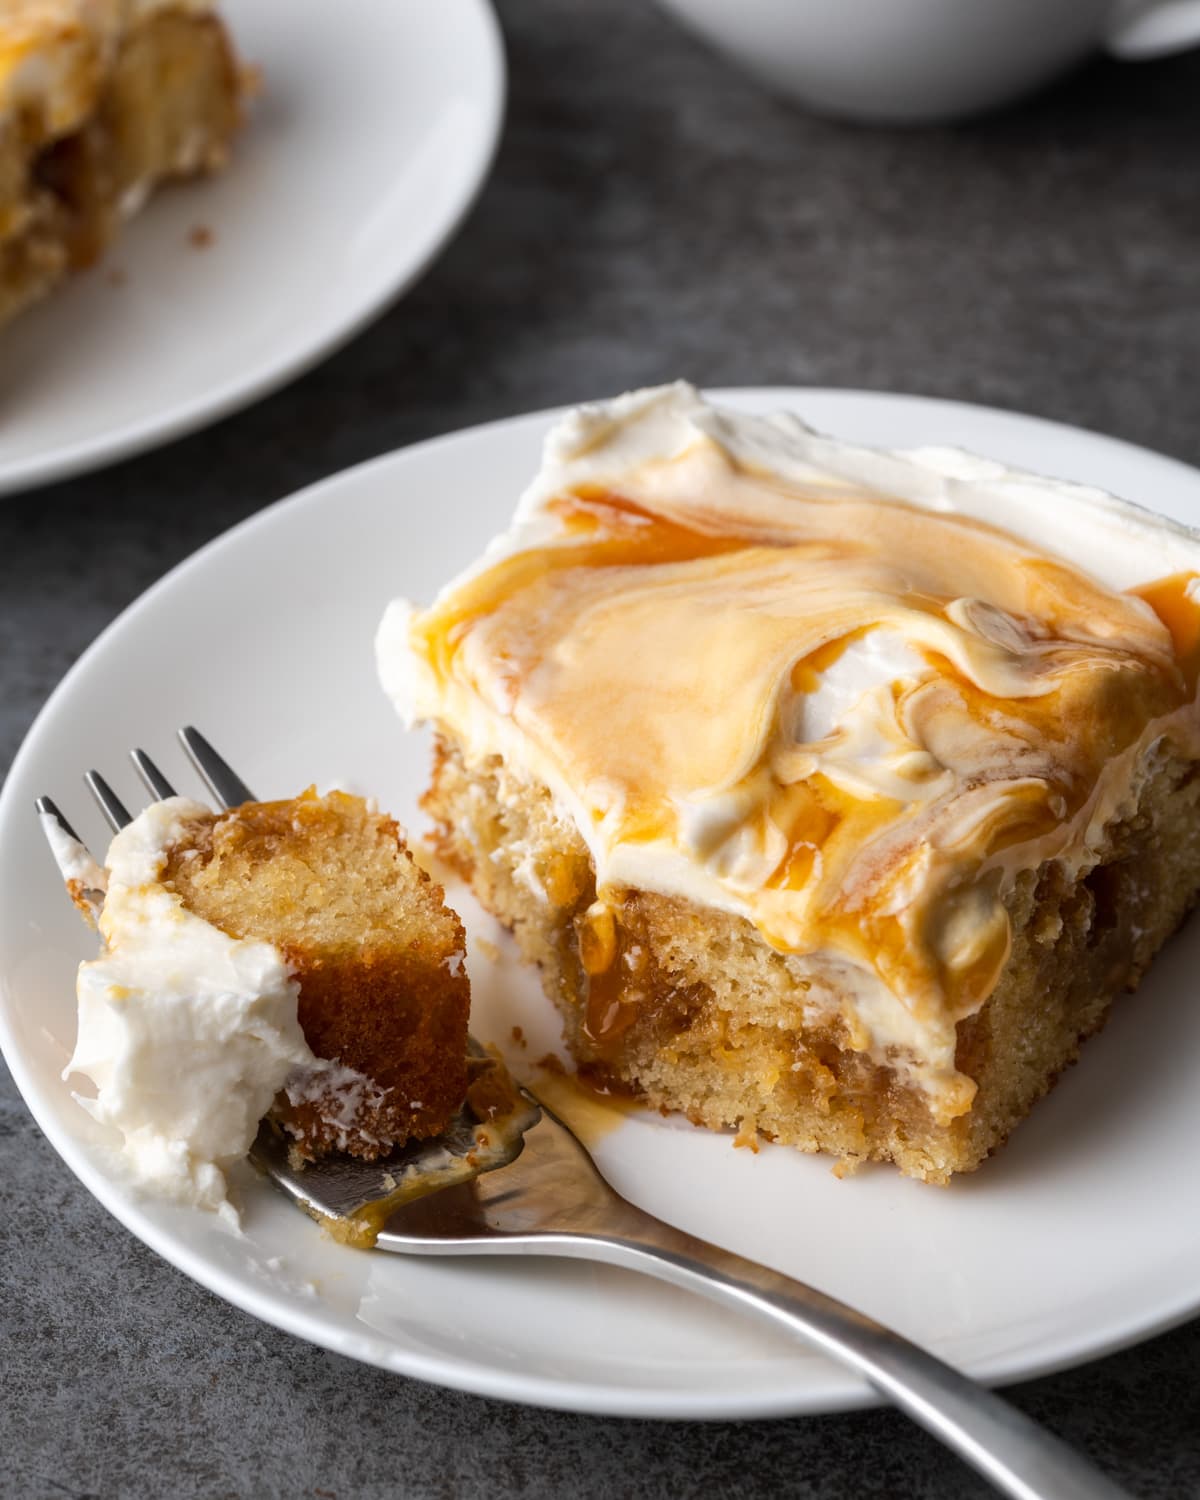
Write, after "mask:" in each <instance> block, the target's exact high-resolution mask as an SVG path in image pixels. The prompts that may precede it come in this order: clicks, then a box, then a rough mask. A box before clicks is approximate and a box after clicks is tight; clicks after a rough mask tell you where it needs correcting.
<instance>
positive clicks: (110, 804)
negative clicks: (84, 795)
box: [83, 771, 133, 833]
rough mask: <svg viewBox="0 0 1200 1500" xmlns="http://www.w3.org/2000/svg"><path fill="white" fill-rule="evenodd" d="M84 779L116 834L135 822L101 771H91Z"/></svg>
mask: <svg viewBox="0 0 1200 1500" xmlns="http://www.w3.org/2000/svg"><path fill="white" fill-rule="evenodd" d="M83 779H84V781H86V782H87V787H88V791H89V792H91V794H92V796H93V797H95V799H96V803H97V806H98V807H99V808H100V811H101V812H102V813H103V814H104V817H105V820H106V821H107V823H108V826H109V827H110V828H111V829H112V831H113V832H114V833H120V831H121V829H122V828H124V827H125V825H126V823H132V822H133V816H132V814H131V813H130V811H129V809H128V808H127V807H126V806H125V804H124V803H123V802H122V801H121V799H120V797H118V796H117V794H116V792H114V791H113V789H112V787H110V786H109V784H108V782H107V781H105V779H104V777H103V776H101V774H100V772H99V771H89V772H88V773H87V774H86V775H85V776H84V778H83Z"/></svg>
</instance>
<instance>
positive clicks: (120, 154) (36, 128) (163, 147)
mask: <svg viewBox="0 0 1200 1500" xmlns="http://www.w3.org/2000/svg"><path fill="white" fill-rule="evenodd" d="M242 93H243V79H242V76H241V72H240V70H239V67H238V64H237V61H236V59H235V57H234V53H233V49H232V46H231V44H230V40H229V36H228V33H227V32H226V30H225V27H224V26H223V25H222V23H221V21H220V19H219V18H218V17H217V15H216V14H215V12H214V10H213V7H212V5H211V4H208V3H204V0H0V323H4V322H6V321H7V320H8V319H9V318H11V317H12V316H13V315H14V314H15V313H17V312H19V311H20V310H21V309H22V308H23V307H25V306H26V305H27V304H28V303H30V302H32V301H34V300H36V299H37V298H38V297H40V296H42V295H43V294H44V293H46V292H48V291H49V290H50V289H51V288H52V287H54V286H55V285H56V284H57V283H58V282H60V281H61V280H62V279H63V277H64V276H66V274H67V273H68V271H70V270H72V269H75V268H78V267H81V266H86V265H89V264H90V263H91V262H92V261H94V260H95V259H96V257H97V256H98V255H99V254H100V253H101V251H102V250H103V249H104V247H105V246H106V245H107V244H108V243H109V241H110V240H112V239H113V237H114V236H115V235H116V233H117V232H118V230H119V228H120V225H121V222H122V220H124V219H126V218H128V217H129V216H130V215H132V214H133V213H135V212H136V211H137V210H138V209H139V208H140V207H141V205H142V204H143V203H144V202H145V201H146V199H147V198H148V197H149V195H150V194H151V192H152V191H153V190H154V189H155V188H156V187H157V186H158V185H159V184H160V183H161V182H163V181H166V180H167V179H169V178H176V177H188V176H193V175H195V174H197V173H201V172H210V171H214V170H216V169H217V168H219V167H220V166H222V165H223V164H224V162H225V159H226V156H227V154H228V149H229V143H230V141H231V139H232V137H233V135H234V132H235V131H236V129H237V127H238V124H239V122H240V119H241V110H242Z"/></svg>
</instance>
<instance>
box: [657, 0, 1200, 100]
mask: <svg viewBox="0 0 1200 1500" xmlns="http://www.w3.org/2000/svg"><path fill="white" fill-rule="evenodd" d="M661 3H662V4H663V5H665V6H666V7H667V9H668V10H670V11H672V12H673V13H674V14H675V15H676V16H678V17H679V19H680V20H682V21H683V22H684V23H685V24H686V25H687V26H689V27H690V28H691V29H692V30H693V31H695V32H697V33H699V35H700V36H702V37H704V38H705V40H707V41H708V42H710V43H712V44H713V45H714V46H716V47H718V48H720V49H721V50H723V51H725V52H727V53H729V55H730V56H731V57H733V58H734V59H735V60H736V61H737V62H739V63H741V64H742V66H743V67H745V68H746V69H747V71H749V72H750V73H753V74H754V75H755V76H757V77H758V78H759V79H761V80H762V82H764V83H765V84H766V85H767V86H768V87H769V88H771V89H774V90H776V91H777V92H779V93H782V94H786V95H788V96H790V97H791V98H793V99H797V100H799V101H800V102H801V103H802V104H806V105H808V106H809V107H810V108H812V109H815V110H820V111H822V112H824V113H827V114H833V115H841V116H843V117H845V118H848V119H856V120H865V121H873V122H878V123H888V122H890V123H908V124H920V123H926V122H933V121H937V120H951V119H955V118H958V117H961V116H963V115H970V114H977V113H979V112H980V111H982V110H987V109H994V108H996V107H997V106H998V105H1002V104H1007V103H1008V102H1009V101H1010V100H1013V99H1017V98H1019V97H1020V96H1021V95H1022V94H1026V93H1029V92H1030V91H1031V90H1033V89H1035V88H1038V87H1039V86H1040V85H1042V84H1044V83H1048V82H1049V81H1050V79H1052V78H1054V77H1055V76H1056V75H1057V74H1059V73H1062V72H1064V71H1065V70H1066V69H1068V68H1070V67H1071V66H1072V65H1073V64H1075V63H1077V62H1080V61H1081V60H1082V59H1083V58H1085V57H1086V56H1087V55H1088V54H1089V53H1091V52H1093V51H1095V50H1096V49H1097V48H1106V49H1107V50H1108V51H1109V52H1111V53H1112V54H1113V55H1114V56H1117V57H1123V58H1146V57H1157V56H1161V55H1163V54H1165V53H1168V52H1175V51H1180V50H1182V49H1184V48H1186V47H1192V46H1196V45H1198V44H1200V0H661Z"/></svg>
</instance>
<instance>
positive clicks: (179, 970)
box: [63, 797, 332, 1222]
mask: <svg viewBox="0 0 1200 1500" xmlns="http://www.w3.org/2000/svg"><path fill="white" fill-rule="evenodd" d="M211 818H212V813H211V812H210V811H209V810H208V809H207V808H205V807H203V806H201V805H200V804H199V803H196V802H191V801H189V800H188V799H186V798H183V797H172V798H170V799H168V800H167V801H165V802H158V803H154V804H152V805H151V806H150V807H148V808H146V810H145V811H144V812H143V813H141V814H140V816H138V817H137V818H135V819H134V821H133V822H132V823H130V824H129V825H128V826H127V827H126V828H124V829H122V830H121V832H120V833H118V834H117V835H116V837H115V838H114V839H113V841H112V844H111V846H110V848H109V851H108V856H107V859H106V861H105V863H106V873H107V880H106V882H105V883H106V885H107V890H106V892H105V895H104V904H103V908H102V910H101V912H100V917H99V928H100V933H101V936H102V937H103V939H104V944H105V949H104V952H103V953H102V954H101V955H100V956H99V957H98V958H95V959H92V960H91V961H90V962H87V963H84V964H82V965H81V966H80V969H79V976H78V983H77V993H78V1001H79V1032H78V1040H77V1042H76V1045H75V1053H74V1056H73V1057H72V1058H71V1061H70V1062H69V1063H68V1065H67V1067H66V1069H65V1070H64V1073H63V1077H64V1078H69V1077H70V1076H71V1075H82V1076H84V1077H86V1078H89V1079H91V1081H92V1083H93V1084H94V1085H95V1089H96V1093H95V1097H94V1098H88V1097H85V1096H83V1095H80V1094H76V1096H75V1097H76V1098H77V1099H78V1101H79V1103H80V1104H81V1105H82V1106H83V1107H84V1109H86V1110H87V1111H88V1113H89V1114H91V1115H92V1116H93V1117H94V1118H95V1119H96V1120H98V1121H99V1122H100V1123H101V1124H103V1125H107V1126H112V1127H113V1128H114V1129H116V1130H117V1131H119V1132H120V1134H121V1137H122V1142H123V1146H122V1149H123V1154H124V1157H125V1159H126V1161H127V1163H128V1166H129V1168H130V1171H131V1174H132V1176H133V1178H134V1179H135V1181H136V1182H137V1183H138V1184H140V1185H142V1186H144V1187H146V1188H149V1189H151V1190H153V1191H155V1192H157V1193H161V1194H165V1195H166V1196H168V1197H171V1198H173V1199H175V1200H177V1201H180V1202H186V1203H193V1204H198V1205H200V1206H203V1207H206V1208H211V1209H217V1210H219V1211H221V1212H222V1214H223V1215H225V1216H226V1217H228V1218H229V1219H231V1220H232V1221H233V1222H236V1219H237V1215H236V1212H235V1210H234V1209H233V1207H232V1205H231V1204H230V1202H229V1200H228V1197H227V1184H226V1177H225V1173H226V1171H227V1170H228V1168H229V1167H230V1166H231V1165H232V1164H233V1163H234V1162H236V1161H239V1160H241V1159H242V1158H243V1157H244V1156H245V1155H246V1153H247V1151H249V1149H250V1146H251V1144H252V1143H253V1141H254V1137H255V1135H256V1134H257V1132H258V1126H259V1122H260V1120H261V1119H262V1118H263V1116H264V1115H265V1114H266V1113H267V1111H268V1110H269V1109H270V1107H271V1104H272V1101H273V1100H274V1099H275V1096H276V1095H277V1094H278V1093H279V1091H280V1090H281V1089H283V1088H284V1087H285V1086H287V1085H288V1083H289V1081H292V1082H293V1086H294V1087H295V1086H296V1085H295V1080H297V1079H302V1078H304V1077H307V1076H308V1075H309V1073H310V1071H311V1070H314V1069H315V1070H322V1069H324V1068H328V1067H330V1066H332V1065H330V1064H326V1063H324V1062H322V1061H321V1060H320V1059H318V1058H316V1057H315V1056H314V1055H313V1053H312V1051H311V1049H310V1048H309V1046H308V1044H307V1042H306V1041H305V1039H304V1033H303V1031H302V1030H301V1028H300V1023H299V1021H298V1019H297V1010H296V1002H297V996H298V993H299V986H298V984H297V982H296V980H295V979H293V978H292V976H291V974H290V973H289V971H288V967H287V964H286V963H285V961H284V958H283V955H282V954H281V953H280V952H279V951H278V950H277V949H276V948H275V947H273V946H272V945H271V944H270V943H264V942H250V941H239V940H237V939H235V938H231V937H229V936H227V935H226V934H225V933H223V932H221V931H220V930H219V929H218V928H216V927H214V926H213V925H212V924H211V923H209V922H206V921H204V920H203V919H202V918H200V917H198V916H196V915H194V914H193V913H192V912H189V911H188V910H187V909H186V908H185V907H184V905H183V903H182V901H181V900H180V898H179V897H178V896H177V895H176V894H175V893H174V892H172V891H169V890H167V889H166V888H165V887H164V886H163V885H162V884H161V882H160V880H159V877H160V875H161V873H162V870H163V866H164V864H165V862H166V859H167V853H168V851H169V850H170V848H171V847H172V846H173V845H175V844H178V843H181V842H185V841H186V840H187V837H188V826H189V824H191V823H193V822H195V821H196V820H204V821H211ZM84 877H86V879H87V881H88V884H89V885H91V886H93V887H94V886H95V884H96V879H95V874H94V867H92V870H88V871H83V872H81V878H84Z"/></svg>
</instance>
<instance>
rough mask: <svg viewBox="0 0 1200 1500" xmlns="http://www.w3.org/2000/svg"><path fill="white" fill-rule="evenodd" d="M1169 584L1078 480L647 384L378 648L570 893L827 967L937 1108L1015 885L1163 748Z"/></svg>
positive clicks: (567, 446)
mask: <svg viewBox="0 0 1200 1500" xmlns="http://www.w3.org/2000/svg"><path fill="white" fill-rule="evenodd" d="M1198 571H1200V541H1198V539H1197V537H1196V536H1195V535H1194V534H1193V533H1191V532H1189V531H1188V530H1186V529H1185V528H1183V527H1180V526H1178V525H1175V524H1174V523H1172V522H1169V521H1166V520H1163V519H1162V518H1159V517H1157V516H1154V515H1152V514H1151V513H1149V512H1147V511H1144V510H1141V509H1139V508H1137V507H1134V506H1131V505H1127V504H1124V503H1123V502H1121V501H1118V500H1115V499H1114V498H1113V497H1111V496H1108V495H1104V494H1102V493H1100V492H1098V491H1095V490H1088V489H1084V488H1081V487H1079V486H1075V485H1069V484H1064V483H1060V482H1057V481H1054V480H1050V479H1043V478H1039V477H1037V476H1035V475H1031V474H1023V473H1018V472H1015V471H1012V470H1009V469H1006V468H1005V467H1004V466H1002V465H1000V464H997V463H994V462H991V461H989V460H986V459H983V458H976V457H974V456H972V455H969V454H966V453H962V452H959V451H956V450H952V449H922V450H916V451H913V452H908V453H889V452H882V451H878V450H874V449H868V448H862V447H856V446H854V445H851V444H845V443H840V442H837V441H835V440H834V439H831V438H827V437H823V436H821V435H819V434H817V433H814V432H812V431H811V430H810V429H809V428H807V427H806V426H805V425H804V423H803V422H801V421H800V420H799V418H797V417H795V416H793V415H791V414H786V413H784V414H778V415H775V416H771V417H762V416H752V415H748V414H745V413H741V412H736V411H728V410H722V409H719V408H716V407H713V406H710V405H709V404H708V403H707V402H705V401H704V400H703V399H702V398H701V397H700V395H699V394H698V393H697V392H696V391H695V390H693V389H692V388H691V387H690V386H687V385H682V384H678V385H673V386H667V387H662V388H659V389H655V390H650V391H642V392H635V393H633V394H632V395H628V396H624V397H620V398H618V399H617V400H615V401H612V402H608V403H604V404H601V405H598V406H591V407H585V408H582V409H580V410H578V411H576V412H574V413H572V414H571V415H569V416H568V417H566V418H565V419H564V420H563V421H562V422H561V423H560V424H559V425H558V426H557V427H556V428H555V429H554V431H553V432H552V433H551V434H550V436H549V438H548V440H547V443H546V448H545V456H544V461H543V465H542V469H541V471H540V473H539V474H538V476H537V477H536V479H535V480H534V482H533V484H532V485H531V487H530V488H529V490H528V491H527V492H526V494H525V495H524V497H523V498H522V499H521V502H520V504H519V506H518V508H517V512H516V516H515V518H514V522H513V524H512V526H511V527H510V528H509V530H508V531H507V532H505V533H504V534H503V535H502V536H501V537H499V538H498V539H497V540H496V541H495V542H493V544H492V545H491V547H490V548H489V549H488V551H487V552H486V554H485V555H484V556H483V558H481V559H480V561H479V562H478V563H477V564H476V565H475V566H474V567H472V568H471V569H469V570H468V571H467V572H466V573H465V574H464V575H462V576H461V577H460V578H458V579H456V580H455V581H454V582H452V583H451V584H450V585H449V586H448V587H447V588H446V589H444V590H443V591H442V593H441V594H440V595H439V597H438V599H437V601H436V602H435V604H434V605H433V606H432V608H430V609H428V610H425V611H415V612H414V611H413V610H412V608H411V606H409V605H408V604H407V603H405V602H404V601H397V602H396V603H395V604H393V605H392V606H391V607H390V608H389V610H388V612H387V614H386V615H385V617H384V620H383V622H382V624H381V626H380V629H379V633H378V637H377V642H376V650H377V661H378V667H379V674H380V678H381V681H382V683H383V685H384V687H385V690H386V691H387V692H388V693H389V695H390V696H391V697H392V698H393V701H394V702H395V703H396V706H397V708H398V709H399V710H400V712H401V713H402V714H403V715H404V716H405V718H406V719H408V720H409V721H410V722H414V721H421V720H427V721H431V722H432V723H433V724H434V725H435V726H437V727H438V728H439V729H440V730H441V731H442V732H443V733H445V734H447V735H448V736H449V737H450V738H451V739H452V740H453V741H454V742H455V743H456V744H457V746H458V747H459V748H460V750H461V751H462V753H463V754H464V755H465V757H466V759H467V761H468V763H469V764H477V763H480V762H482V761H484V760H486V759H487V758H489V757H494V756H497V755H499V756H500V757H502V759H503V761H504V764H505V766H506V768H507V770H508V772H510V773H512V774H514V775H517V776H524V777H527V778H528V779H530V780H533V781H536V782H541V783H543V784H545V785H546V786H548V787H549V788H550V790H551V792H552V794H553V796H554V799H555V802H556V804H557V805H558V808H559V810H560V811H561V812H562V813H563V815H565V816H567V817H569V818H570V819H571V820H572V821H573V822H574V824H575V826H576V827H577V828H578V829H579V831H580V834H581V835H582V837H583V839H584V840H585V842H586V843H587V845H588V847H589V849H590V851H591V854H592V856H593V860H594V862H595V866H596V874H597V884H598V888H599V891H600V894H601V897H603V894H604V891H605V890H606V889H612V890H620V889H623V888H630V887H632V888H641V889H646V890H652V891H657V892H660V893H663V894H666V895H674V896H680V897H683V898H685V899H688V900H692V901H695V902H696V903H698V904H700V905H708V906H713V907H716V908H718V909H721V910H725V911H729V912H733V913H736V914H739V915H741V916H744V917H746V918H748V919H749V920H750V921H751V922H753V923H754V924H755V925H756V926H757V927H758V929H759V930H760V931H761V932H762V933H763V935H764V936H765V937H766V938H767V940H768V941H769V942H770V943H771V944H772V945H773V946H774V947H776V948H777V949H779V950H781V951H783V952H785V953H787V954H789V955H793V956H795V957H797V958H803V959H812V960H813V962H814V964H816V965H818V966H823V968H824V970H825V972H827V973H828V972H832V971H833V970H834V969H836V970H837V971H838V972H839V973H840V974H841V975H842V977H843V981H844V982H843V984H842V988H843V990H844V989H845V988H846V987H847V985H848V986H849V988H850V989H851V990H853V991H854V992H855V1011H854V1014H853V1015H847V1016H845V1017H844V1019H845V1020H846V1023H847V1026H848V1029H849V1031H850V1034H851V1035H852V1036H859V1037H860V1038H861V1039H862V1040H861V1045H862V1046H863V1047H864V1048H867V1049H869V1050H871V1051H872V1052H873V1053H874V1054H876V1055H878V1056H879V1057H881V1058H883V1057H888V1058H894V1057H895V1055H896V1054H897V1052H900V1053H903V1055H904V1056H906V1057H908V1058H911V1059H914V1065H915V1066H919V1070H920V1073H921V1077H922V1079H923V1081H926V1082H927V1083H929V1084H930V1087H931V1088H936V1089H937V1090H940V1091H942V1093H943V1094H945V1095H946V1097H947V1098H948V1099H950V1101H951V1102H950V1103H948V1104H947V1106H946V1108H947V1111H948V1112H949V1113H953V1112H955V1111H957V1110H959V1109H961V1108H965V1107H966V1103H964V1102H963V1101H964V1099H965V1100H966V1102H967V1103H969V1091H967V1090H965V1089H964V1087H963V1085H964V1083H965V1080H962V1079H961V1078H959V1076H958V1075H957V1074H956V1072H955V1069H954V1063H953V1059H954V1042H955V1025H956V1023H957V1021H958V1020H960V1019H961V1018H962V1017H964V1016H965V1015H968V1014H970V1013H972V1012H973V1011H974V1010H977V1009H978V1008H979V1006H980V1005H981V1004H982V1003H983V1001H984V1000H985V999H986V997H987V995H988V994H989V993H990V992H991V989H992V988H993V987H994V985H995V982H996V980H997V977H998V975H999V974H1000V972H1001V970H1002V969H1003V966H1004V963H1005V961H1006V959H1007V956H1008V953H1009V948H1010V926H1009V920H1008V915H1007V909H1006V907H1005V897H1006V895H1007V894H1008V892H1009V891H1010V890H1011V887H1012V883H1013V880H1014V879H1015V876H1016V875H1017V874H1018V873H1019V872H1020V871H1022V870H1027V869H1032V868H1036V867H1037V866H1038V865H1040V864H1041V863H1042V862H1043V861H1044V860H1046V859H1048V858H1057V859H1061V860H1063V861H1065V862H1066V863H1067V864H1068V865H1070V864H1074V865H1076V866H1078V865H1081V864H1086V862H1087V860H1088V858H1089V850H1090V849H1091V848H1092V847H1094V845H1095V843H1096V842H1097V840H1098V837H1099V830H1101V829H1102V828H1103V825H1104V823H1105V821H1106V820H1107V819H1108V818H1109V817H1110V816H1111V815H1112V814H1113V812H1114V810H1115V809H1117V808H1118V807H1119V806H1121V805H1122V803H1123V800H1124V799H1127V798H1128V797H1129V796H1130V794H1131V791H1132V790H1133V789H1134V788H1135V787H1136V783H1137V778H1138V776H1139V775H1140V774H1141V769H1140V768H1141V767H1142V766H1143V765H1144V764H1145V761H1146V757H1147V755H1148V753H1149V751H1150V750H1151V748H1152V747H1153V746H1154V745H1155V744H1156V743H1158V742H1159V741H1160V740H1161V739H1162V738H1163V737H1164V736H1166V735H1171V734H1174V735H1177V736H1180V737H1182V738H1185V739H1187V740H1188V743H1189V745H1194V744H1195V741H1196V738H1197V730H1198V726H1197V714H1196V705H1195V671H1194V669H1195V667H1196V665H1197V664H1196V663H1195V662H1193V661H1191V660H1190V659H1189V660H1188V661H1185V660H1183V656H1182V655H1181V653H1180V650H1179V649H1177V645H1178V643H1177V641H1176V639H1175V637H1174V635H1173V633H1172V629H1171V627H1170V625H1169V623H1168V620H1169V617H1170V616H1171V614H1172V611H1174V613H1175V614H1176V615H1178V614H1179V613H1180V612H1181V611H1182V612H1183V613H1187V612H1189V611H1190V614H1191V616H1194V617H1195V619H1196V620H1198V621H1200V611H1197V608H1196V603H1195V586H1194V583H1189V582H1188V580H1189V578H1192V577H1193V576H1194V573H1195V572H1198ZM1168 575H1170V576H1168ZM1173 580H1174V581H1173ZM1147 585H1150V586H1151V587H1149V588H1147V589H1146V590H1145V592H1146V597H1140V596H1139V593H1138V592H1137V591H1136V590H1137V588H1138V587H1139V586H1147ZM1164 590H1165V593H1164ZM1168 595H1169V596H1170V597H1169V598H1168ZM1154 603H1157V604H1159V605H1163V606H1164V607H1163V608H1162V609H1156V608H1155V607H1152V604H1154ZM1168 605H1169V606H1170V607H1169V608H1168V607H1166V606H1168ZM1190 629H1191V627H1190V626H1187V627H1186V628H1185V630H1184V635H1186V634H1187V631H1188V630H1190ZM1196 634H1197V636H1200V629H1198V630H1197V632H1196ZM1181 639H1182V637H1181ZM847 976H850V977H849V978H848V979H847Z"/></svg>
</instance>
